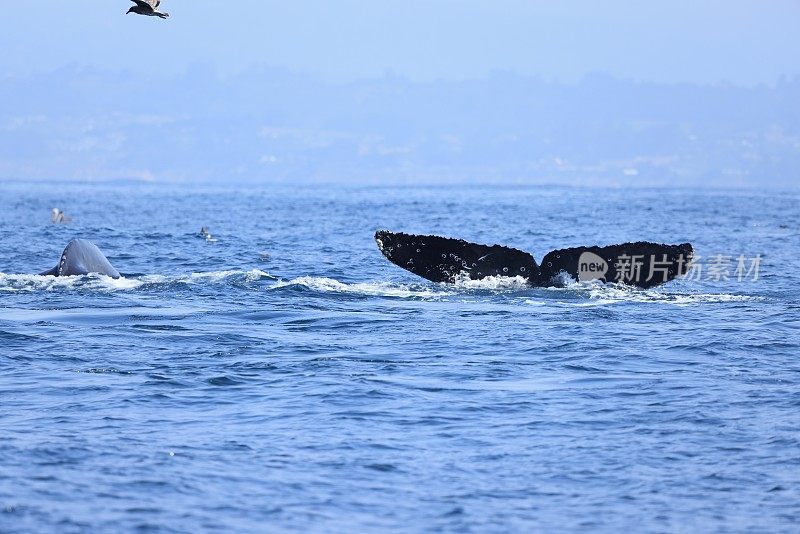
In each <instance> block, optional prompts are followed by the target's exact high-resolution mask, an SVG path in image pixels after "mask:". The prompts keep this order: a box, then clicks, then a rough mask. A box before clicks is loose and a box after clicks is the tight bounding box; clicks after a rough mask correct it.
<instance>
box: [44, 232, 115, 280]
mask: <svg viewBox="0 0 800 534" xmlns="http://www.w3.org/2000/svg"><path fill="white" fill-rule="evenodd" d="M89 273H98V274H104V275H106V276H110V277H111V278H119V277H120V274H119V271H117V270H116V269H115V268H114V266H113V265H111V262H109V261H108V259H107V258H106V257H105V256H104V255H103V253H102V252H100V249H99V248H97V246H96V245H95V244H94V243H92V242H91V241H87V240H85V239H73V240H72V241H70V242H69V243H68V244H67V246H66V248H65V249H64V252H62V253H61V259H59V261H58V265H56V266H55V267H53V268H52V269H50V270H49V271H45V272H43V273H42V275H44V276H81V275H85V274H89Z"/></svg>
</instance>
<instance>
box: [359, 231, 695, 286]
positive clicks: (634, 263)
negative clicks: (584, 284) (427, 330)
mask: <svg viewBox="0 0 800 534" xmlns="http://www.w3.org/2000/svg"><path fill="white" fill-rule="evenodd" d="M375 241H376V242H377V243H378V248H379V249H380V251H381V252H382V253H383V255H384V256H385V257H386V258H387V259H388V260H389V261H391V262H392V263H394V264H395V265H398V266H400V267H402V268H403V269H406V270H408V271H411V272H412V273H414V274H416V275H419V276H421V277H423V278H426V279H428V280H431V281H433V282H455V281H457V280H460V279H464V278H466V279H469V280H480V279H483V278H487V277H490V276H522V277H524V278H526V279H527V280H528V283H530V284H531V285H533V286H554V285H560V284H562V283H563V281H562V279H561V275H562V273H565V274H566V275H568V276H569V277H570V278H573V279H575V280H580V281H588V280H600V281H603V282H621V283H625V284H629V285H633V286H638V287H643V288H648V287H653V286H655V285H658V284H662V283H664V282H668V281H670V280H672V279H674V278H676V277H678V276H681V275H683V274H685V273H686V272H687V271H688V269H689V267H690V266H691V258H692V245H690V244H689V243H683V244H681V245H666V244H660V243H651V242H647V241H639V242H635V243H623V244H620V245H610V246H605V247H599V246H591V247H573V248H565V249H560V250H554V251H552V252H549V253H548V254H547V255H545V257H544V258H543V259H542V263H541V265H538V264H537V263H536V260H535V259H534V257H533V256H532V255H531V254H529V253H527V252H523V251H521V250H517V249H514V248H510V247H505V246H501V245H491V246H489V245H480V244H477V243H470V242H468V241H464V240H462V239H452V238H447V237H439V236H431V235H412V234H405V233H395V232H388V231H386V230H381V231H378V232H377V233H376V234H375Z"/></svg>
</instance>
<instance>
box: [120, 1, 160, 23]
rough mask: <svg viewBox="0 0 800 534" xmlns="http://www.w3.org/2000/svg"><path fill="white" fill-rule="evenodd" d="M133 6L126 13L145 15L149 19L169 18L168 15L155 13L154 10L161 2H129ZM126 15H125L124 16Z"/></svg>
mask: <svg viewBox="0 0 800 534" xmlns="http://www.w3.org/2000/svg"><path fill="white" fill-rule="evenodd" d="M131 1H132V2H133V3H134V4H136V5H135V6H133V7H132V8H130V9H129V10H128V13H136V14H137V15H147V16H149V17H161V18H162V19H165V18H167V17H169V13H161V12H160V11H156V8H157V7H158V6H159V5H161V0H131ZM128 13H125V14H126V15H127V14H128Z"/></svg>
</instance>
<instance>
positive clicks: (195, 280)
mask: <svg viewBox="0 0 800 534" xmlns="http://www.w3.org/2000/svg"><path fill="white" fill-rule="evenodd" d="M235 277H243V278H244V281H246V282H257V281H259V280H263V279H265V278H269V279H274V277H273V276H272V275H270V274H269V273H268V272H265V271H262V270H259V269H252V270H250V271H241V270H229V271H211V272H200V273H191V274H187V275H179V276H165V275H161V274H147V275H143V276H137V277H131V278H126V277H120V278H116V279H115V278H111V277H110V276H105V275H102V274H94V273H93V274H89V275H83V276H42V275H38V274H5V273H0V292H3V291H5V292H18V291H22V292H25V291H29V292H33V291H69V290H75V289H88V290H92V291H101V292H102V291H130V290H133V289H137V288H140V287H142V286H144V285H152V284H171V283H176V282H177V283H187V284H207V283H212V284H213V283H219V282H223V281H225V280H228V279H230V278H235Z"/></svg>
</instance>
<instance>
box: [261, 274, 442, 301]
mask: <svg viewBox="0 0 800 534" xmlns="http://www.w3.org/2000/svg"><path fill="white" fill-rule="evenodd" d="M289 286H303V287H306V288H308V289H312V290H314V291H324V292H331V293H351V294H357V295H367V296H380V297H400V298H411V297H416V298H436V297H442V296H445V295H451V294H453V293H452V292H451V291H450V292H448V291H443V290H432V289H421V288H416V287H413V286H406V285H402V284H393V283H390V282H361V283H354V284H347V283H344V282H340V281H338V280H335V279H333V278H326V277H321V276H301V277H299V278H293V279H292V280H282V281H279V282H277V283H276V284H275V285H273V286H271V289H280V288H282V287H289Z"/></svg>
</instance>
